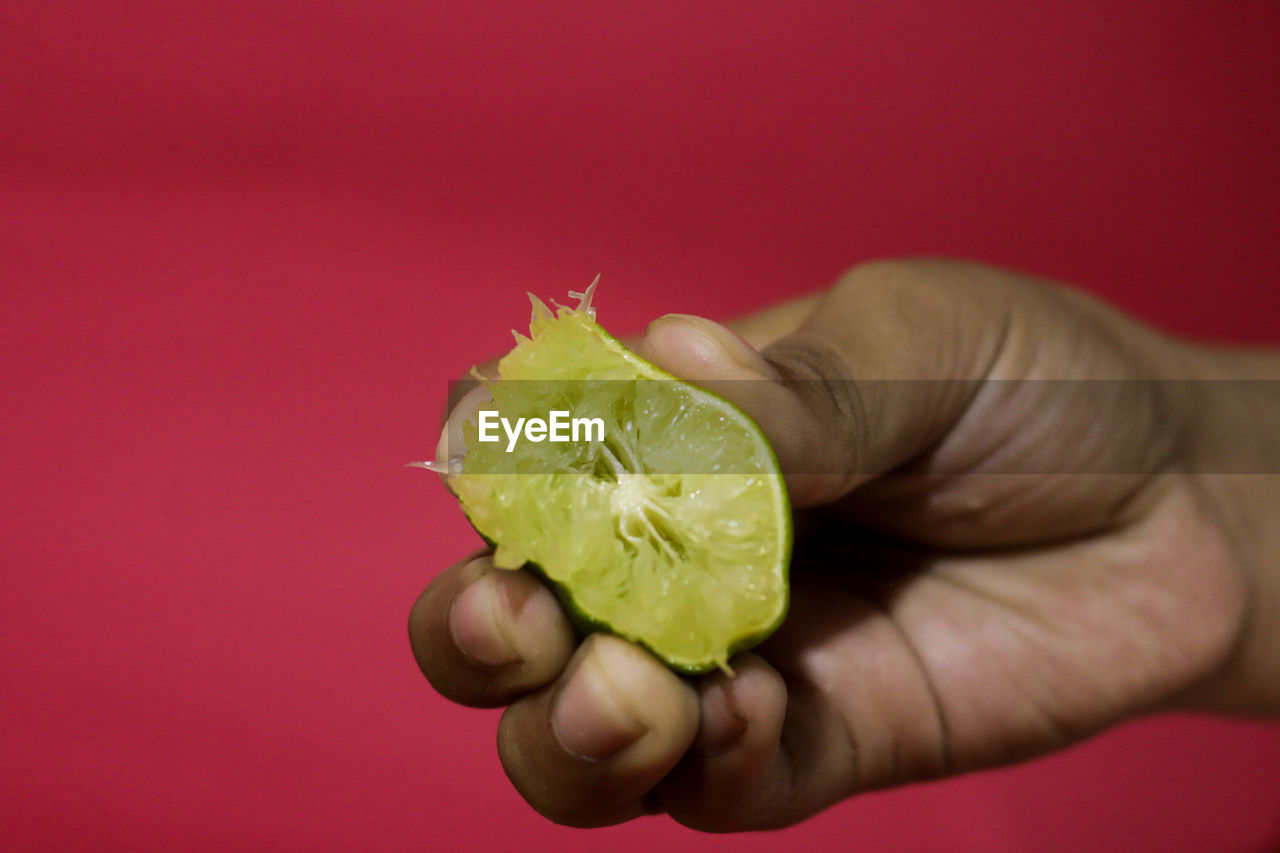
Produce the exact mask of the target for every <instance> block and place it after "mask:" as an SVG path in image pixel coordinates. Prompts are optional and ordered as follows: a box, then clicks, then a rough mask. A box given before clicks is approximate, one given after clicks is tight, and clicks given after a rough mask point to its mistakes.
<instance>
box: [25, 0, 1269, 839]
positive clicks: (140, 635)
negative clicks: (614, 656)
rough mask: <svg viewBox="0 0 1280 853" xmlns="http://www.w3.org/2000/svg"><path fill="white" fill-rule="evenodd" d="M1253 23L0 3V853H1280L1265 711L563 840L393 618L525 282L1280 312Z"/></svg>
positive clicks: (1260, 14) (898, 12)
mask: <svg viewBox="0 0 1280 853" xmlns="http://www.w3.org/2000/svg"><path fill="white" fill-rule="evenodd" d="M1277 43H1280V5H1278V4H1276V3H1274V2H1271V0H1266V2H1232V3H1227V2H1216V3H1214V2H1202V3H1191V2H1185V3H1169V2H1166V1H1165V0H1161V2H1157V1H1156V0H1145V1H1144V2H1119V3H1116V2H1109V3H1103V2H1053V3H1036V4H1033V3H1027V2H1025V0H986V2H972V3H963V4H934V3H924V2H918V0H897V2H857V3H853V2H830V3H815V2H801V3H785V4H784V3H748V2H707V3H684V2H668V3H658V2H647V3H646V2H625V3H603V2H594V3H585V2H547V3H517V2H460V3H440V2H409V0H405V1H404V2H390V0H379V2H370V3H339V2H333V0H306V2H302V0H298V1H297V2H274V3H271V2H264V3H258V4H252V3H175V2H173V0H163V2H162V1H161V0H147V1H146V2H130V3H125V4H105V3H98V4H94V3H84V2H57V3H54V2H48V0H41V2H35V0H9V2H6V3H4V4H3V6H0V366H2V368H3V372H2V374H0V377H2V379H0V381H2V382H3V386H4V394H3V397H2V398H0V406H3V411H2V418H0V442H3V444H2V446H3V451H4V463H3V466H2V467H0V477H3V483H2V486H3V490H2V491H0V509H2V513H0V519H2V521H0V525H2V526H0V537H2V538H0V560H2V562H3V568H2V569H0V571H2V575H0V576H2V577H3V588H2V589H0V595H2V596H3V598H2V601H3V603H2V604H0V607H2V608H3V611H2V612H3V618H2V620H0V846H4V847H7V848H10V849H23V850H32V849H51V850H55V849H56V850H72V849H120V850H158V849H182V850H197V851H198V850H228V849H254V850H266V849H275V850H286V849H298V850H411V849H426V850H431V849H469V848H470V849H513V848H516V847H518V848H520V849H526V850H547V851H562V850H591V851H595V850H637V851H639V850H645V851H650V850H654V849H687V848H693V847H695V846H696V847H697V848H698V849H703V850H735V851H736V850H747V851H750V850H777V849H781V846H782V845H784V844H785V845H788V846H792V845H794V846H796V847H797V848H798V849H806V850H811V851H819V850H828V849H858V850H863V851H888V850H926V851H929V850H939V849H948V850H960V851H985V850H1006V849H1007V850H1037V851H1076V850H1117V851H1129V850H1160V851H1202V850H1213V851H1262V850H1269V849H1276V848H1277V847H1278V846H1280V730H1277V728H1276V727H1275V726H1267V725H1263V724H1258V723H1254V724H1247V723H1230V722H1226V721H1211V720H1197V719H1190V718H1188V719H1164V720H1154V721H1145V722H1140V723H1136V724H1131V725H1129V726H1125V727H1122V728H1121V729H1118V730H1116V731H1113V732H1111V733H1109V734H1107V735H1105V736H1103V737H1101V738H1099V739H1097V740H1096V741H1093V742H1091V743H1089V744H1087V745H1084V746H1081V747H1078V748H1076V749H1073V750H1071V751H1069V752H1067V753H1065V754H1061V755H1058V756H1056V757H1053V758H1050V759H1047V760H1042V761H1040V762H1036V763H1033V764H1030V765H1026V766H1022V767H1018V768H1014V769H1010V770H1005V771H1000V772H994V773H986V774H981V775H978V776H973V777H969V778H965V779H961V780H957V781H950V782H945V783H939V784H933V785H929V786H925V787H919V788H915V789H910V790H904V791H899V792H891V793H880V794H873V795H869V796H865V797H862V798H859V799H857V800H854V801H851V802H848V803H846V804H844V805H842V806H839V807H837V808H834V809H832V810H831V811H829V812H828V813H826V814H825V815H823V816H821V817H820V818H817V819H815V820H813V821H810V822H808V823H806V824H803V825H801V826H799V827H797V828H794V829H791V830H787V831H785V832H783V833H781V834H775V835H763V836H751V837H743V838H721V837H712V836H701V835H698V834H695V833H693V832H690V831H688V830H684V829H682V828H680V827H678V826H675V825H673V824H672V823H671V822H670V821H668V820H667V819H665V818H654V819H648V820H645V821H641V822H637V823H634V824H631V825H628V826H624V827H620V828H613V829H606V830H598V831H590V832H587V831H575V830H568V829H562V828H558V827H555V826H552V825H550V824H548V823H547V822H545V821H544V820H542V819H541V818H540V817H538V816H537V815H536V814H534V813H533V812H532V811H531V810H530V809H529V808H528V807H527V806H525V805H524V803H523V802H522V801H521V800H520V799H519V798H518V797H517V795H516V794H515V793H514V792H513V791H512V790H511V789H510V788H509V786H508V785H507V783H506V780H505V778H504V777H503V775H502V771H501V769H500V767H499V764H498V761H497V758H496V755H495V752H494V748H493V729H494V725H495V722H496V719H497V715H496V712H490V711H470V710H465V709H462V708H457V707H453V706H451V705H449V704H448V703H447V702H445V701H444V700H443V699H441V698H439V697H438V696H436V695H434V694H433V693H432V692H431V690H430V689H429V688H428V686H427V685H426V683H425V681H424V680H423V679H422V677H421V676H420V675H419V673H418V672H417V669H416V667H415V666H414V664H413V661H412V658H411V656H410V652H409V647H408V642H407V640H406V636H405V621H406V617H407V613H408V608H409V605H410V604H411V602H412V601H413V599H414V597H415V596H416V595H417V593H418V591H419V590H420V589H421V587H422V586H423V585H425V583H426V582H427V581H428V580H429V579H430V578H431V577H432V575H433V574H435V573H436V572H438V571H439V570H440V569H442V568H443V567H444V566H446V565H447V564H448V563H450V562H452V561H454V560H455V559H457V558H459V557H461V556H462V555H464V554H465V553H467V552H468V551H469V550H471V549H472V548H473V547H474V546H475V545H476V542H477V540H476V538H475V536H474V534H473V533H472V532H471V531H470V529H469V528H468V527H467V525H466V523H465V521H464V520H463V518H462V516H461V514H460V513H459V512H458V511H457V509H456V506H454V505H453V503H452V501H451V500H450V499H449V497H448V496H447V495H446V493H445V492H444V490H443V489H442V488H441V487H440V486H439V485H438V484H437V483H436V482H435V481H434V478H432V477H430V476H429V475H426V474H424V473H423V472H420V471H416V470H408V469H405V468H403V467H402V465H403V463H404V462H406V461H409V460H412V459H420V458H423V457H424V456H427V455H429V454H430V453H431V448H432V447H433V445H434V441H435V435H436V423H437V418H438V416H439V409H440V405H441V402H442V399H443V396H444V394H445V391H446V383H447V381H448V380H449V379H450V378H452V377H455V376H457V375H459V374H461V373H462V372H464V371H465V370H466V368H467V367H468V366H469V365H470V364H471V363H472V362H473V361H475V360H479V359H481V358H483V357H486V356H487V355H490V354H492V353H495V352H497V351H499V350H501V349H503V348H505V347H506V346H507V345H508V343H509V337H508V336H507V330H508V329H509V328H511V327H514V326H519V325H520V324H521V323H522V322H524V321H525V319H526V317H527V308H526V303H525V301H524V295H523V293H524V290H525V289H532V290H535V291H537V292H538V293H540V294H541V295H543V296H557V295H562V294H564V292H565V291H567V290H569V289H577V288H579V287H581V286H582V285H584V284H586V283H587V282H588V281H589V280H590V279H591V278H592V277H593V276H594V275H595V274H596V273H598V272H599V273H603V274H604V283H603V285H602V290H601V293H600V300H599V302H600V305H601V312H602V313H601V316H602V318H603V319H604V320H605V321H606V323H607V324H608V325H610V326H611V327H612V328H614V329H616V330H618V331H622V332H629V331H635V330H637V329H639V328H641V327H642V326H643V324H644V323H645V322H647V321H648V320H649V319H651V318H653V317H654V316H656V315H658V314H660V313H663V312H666V311H677V310H678V311H686V312H695V313H705V314H709V315H713V316H723V315H727V314H733V313H739V312H742V311H745V310H748V309H751V308H754V307H756V306H760V305H763V304H766V303H768V302H770V301H773V300H776V299H779V298H782V297H784V296H787V295H790V294H796V293H800V292H802V291H806V290H811V289H815V288H819V287H822V286H824V285H825V284H827V283H829V282H830V281H831V280H832V279H833V278H834V277H835V276H836V275H837V274H838V273H839V272H840V271H841V270H842V269H844V268H845V267H847V266H849V265H851V264H853V263H855V262H857V261H859V260H862V259H867V258H872V257H876V256H883V255H896V254H910V253H922V254H953V255H962V256H966V257H971V258H976V259H981V260H985V261H989V262H994V263H998V264H1004V265H1011V266H1015V267H1019V268H1023V269H1028V270H1032V271H1036V272H1039V273H1042V274H1045V275H1049V276H1055V277H1059V278H1062V279H1066V280H1070V281H1074V282H1077V283H1079V284H1080V285H1081V286H1083V287H1086V288H1088V289H1090V290H1092V291H1095V292H1097V293H1100V294H1103V295H1105V296H1106V297H1107V298H1109V299H1111V300H1112V301H1114V302H1116V303H1118V304H1120V305H1122V306H1124V307H1126V308H1127V309H1129V310H1131V311H1133V312H1135V313H1137V314H1139V315H1141V316H1144V317H1146V318H1148V319H1150V320H1151V321H1153V322H1156V323H1158V324H1161V325H1163V326H1165V327H1167V328H1169V329H1172V330H1175V331H1177V332H1180V333H1185V334H1192V335H1197V336H1203V337H1208V338H1214V339H1219V340H1235V341H1252V342H1269V343H1270V344H1273V345H1274V344H1276V343H1277V342H1280V289H1278V288H1277V284H1278V283H1280V248H1278V244H1280V239H1278V238H1280V229H1278V228H1277V226H1278V225H1280V202H1278V199H1277V188H1278V187H1280V154H1278V153H1277V152H1280V108H1278V103H1280V98H1278V97H1277V95H1278V90H1280V51H1278V50H1277V49H1276V45H1277Z"/></svg>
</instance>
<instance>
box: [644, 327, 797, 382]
mask: <svg viewBox="0 0 1280 853" xmlns="http://www.w3.org/2000/svg"><path fill="white" fill-rule="evenodd" d="M668 322H676V323H680V324H682V325H683V326H684V327H685V328H687V329H689V330H690V331H692V332H693V333H694V335H695V336H697V337H698V338H701V341H702V345H701V346H699V345H698V344H697V343H694V342H691V343H692V344H693V347H694V349H695V354H696V356H697V357H698V359H699V360H700V361H703V362H705V363H707V364H714V363H716V362H718V361H722V360H724V359H728V361H729V362H730V363H732V364H734V365H737V366H738V367H742V368H745V369H747V370H750V371H752V372H753V373H759V374H762V375H764V376H772V374H773V368H772V367H771V366H770V365H769V362H768V361H766V360H765V358H764V356H762V355H760V353H758V352H756V350H755V348H754V347H752V346H751V344H749V343H747V342H746V340H744V339H743V338H742V337H741V336H739V335H738V334H736V333H735V332H734V331H733V330H731V329H729V328H727V327H725V326H722V325H720V324H719V323H715V322H713V321H711V320H708V319H707V318H705V317H697V316H694V315H693V314H664V315H663V316H661V317H659V318H658V319H656V320H654V321H653V322H652V323H650V324H649V331H650V332H655V331H656V332H657V334H662V332H661V331H660V327H661V326H662V324H664V323H668ZM647 337H648V334H646V338H647Z"/></svg>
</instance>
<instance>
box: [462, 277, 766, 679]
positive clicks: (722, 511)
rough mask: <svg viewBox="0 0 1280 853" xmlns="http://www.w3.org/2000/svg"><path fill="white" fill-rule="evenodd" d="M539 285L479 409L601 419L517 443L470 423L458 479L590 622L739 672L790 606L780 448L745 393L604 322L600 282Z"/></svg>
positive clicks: (691, 663) (508, 560)
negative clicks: (680, 368)
mask: <svg viewBox="0 0 1280 853" xmlns="http://www.w3.org/2000/svg"><path fill="white" fill-rule="evenodd" d="M592 289H594V285H593V286H592ZM531 299H532V301H533V305H534V310H533V319H532V322H531V324H530V333H529V337H527V338H526V337H524V336H522V335H519V334H517V335H516V339H517V344H516V347H515V349H513V350H512V351H511V352H510V353H508V354H507V356H506V357H504V358H503V359H502V360H501V361H500V362H499V364H498V372H499V379H498V380H496V381H486V387H487V388H488V391H489V393H490V395H491V396H492V402H491V403H485V404H483V405H482V406H481V409H482V410H488V411H491V412H495V413H496V416H494V415H491V416H489V419H490V423H491V424H492V423H493V421H494V420H495V419H496V417H503V418H506V419H507V420H508V423H509V424H512V423H517V422H518V419H519V418H522V417H523V418H526V419H529V418H542V419H546V418H547V417H548V413H549V412H551V411H553V410H559V411H562V412H568V413H569V414H570V415H571V416H572V418H574V419H579V418H581V419H584V420H589V419H594V418H598V419H599V421H600V422H601V423H602V424H603V430H596V431H595V432H594V433H593V434H592V433H591V432H590V430H588V429H586V428H584V429H583V430H582V431H580V432H579V433H578V434H577V435H576V436H575V437H576V439H577V440H569V441H560V442H552V441H550V440H542V441H532V440H528V437H527V435H526V437H525V438H524V440H519V441H517V442H516V443H515V444H514V445H513V444H512V442H511V441H510V440H509V436H508V435H507V434H505V433H504V432H503V431H502V430H497V432H498V435H499V440H497V441H493V440H492V433H491V432H490V433H489V435H490V440H488V441H485V442H482V441H480V440H479V437H480V428H479V426H478V424H477V421H470V422H468V423H467V424H465V425H464V427H463V435H464V439H465V443H466V455H465V458H464V459H463V462H462V467H461V471H460V472H458V473H456V474H455V475H454V476H453V477H451V479H450V488H452V489H453V491H454V493H455V494H456V495H457V496H458V499H459V501H460V503H461V505H462V508H463V511H464V512H465V513H466V514H467V517H468V518H469V519H470V520H471V523H472V524H473V525H474V526H475V527H476V529H477V530H478V531H479V532H480V533H481V535H483V536H484V537H485V538H486V539H487V540H488V541H489V542H490V543H491V544H493V545H494V548H495V551H494V563H495V564H496V565H497V566H498V567H500V568H506V569H516V568H520V567H522V566H526V565H528V566H531V567H532V568H534V569H536V570H537V571H538V572H540V573H541V574H542V575H543V576H544V577H545V578H546V579H547V580H548V581H549V582H550V584H551V586H552V588H553V589H554V590H555V591H556V592H557V594H558V595H559V596H560V598H561V600H562V602H563V603H564V604H565V606H566V608H567V609H568V611H569V613H570V615H571V616H572V617H574V619H575V622H576V623H577V624H578V626H579V627H580V628H581V629H584V630H606V631H609V632H612V633H614V634H617V635H619V636H622V637H625V638H626V639H629V640H632V641H634V642H636V643H639V644H641V645H643V646H644V647H646V648H648V649H649V650H650V651H651V652H653V654H655V655H656V656H657V657H658V658H659V659H661V660H662V661H663V662H664V663H666V664H667V665H668V666H669V667H671V668H672V669H674V670H676V671H679V672H684V673H690V674H695V673H701V672H706V671H709V670H711V669H713V668H716V667H719V668H721V669H724V670H726V671H729V669H728V660H729V658H730V656H732V655H733V654H734V653H736V652H738V651H741V650H743V649H746V648H748V647H750V646H752V645H754V644H755V643H757V642H759V641H760V640H762V639H764V638H765V637H766V636H768V635H769V634H770V633H772V631H773V630H774V629H775V628H776V627H777V626H778V624H779V623H781V621H782V618H783V616H784V615H785V612H786V608H787V566H788V561H789V557H790V547H791V516H790V507H789V503H788V501H787V494H786V488H785V485H784V482H783V477H782V475H781V474H780V473H779V470H778V464H777V459H776V457H775V456H774V453H773V450H772V448H770V446H769V443H768V441H767V440H766V439H765V437H764V434H763V433H762V432H761V431H760V429H759V427H758V426H757V425H756V424H755V423H754V422H753V421H752V420H751V419H750V418H749V417H748V416H747V415H745V414H744V413H743V412H741V411H740V410H739V409H737V408H736V407H735V406H733V405H732V404H731V403H729V402H727V401H726V400H724V399H722V398H720V397H718V396H716V395H714V394H712V393H711V392H709V391H707V390H705V389H702V388H699V387H696V386H694V385H690V384H688V383H686V382H682V381H679V380H677V379H675V378H674V377H672V376H670V375H669V374H667V373H665V372H663V371H662V370H660V369H658V368H657V367H655V366H654V365H652V364H649V363H648V362H646V361H644V360H643V359H641V358H640V357H639V356H637V355H635V354H634V353H632V352H630V351H629V350H627V349H626V348H625V347H624V346H623V345H622V344H621V343H619V342H618V341H617V340H615V339H614V338H613V337H611V336H610V335H609V334H608V333H606V332H605V331H604V330H603V329H602V328H601V327H600V326H599V325H598V324H596V322H595V321H594V312H593V311H592V310H591V308H590V299H591V289H589V290H588V291H587V293H586V294H582V295H581V304H579V305H578V306H577V307H576V308H569V307H559V308H558V309H557V310H556V311H555V312H554V313H553V312H552V311H551V310H549V309H548V308H546V306H544V305H543V304H542V303H541V302H540V301H538V300H537V298H536V297H532V295H531ZM477 420H478V418H477Z"/></svg>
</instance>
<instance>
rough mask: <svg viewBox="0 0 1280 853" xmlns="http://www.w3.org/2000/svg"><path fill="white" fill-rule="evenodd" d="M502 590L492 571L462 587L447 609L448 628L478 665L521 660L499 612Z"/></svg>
mask: <svg viewBox="0 0 1280 853" xmlns="http://www.w3.org/2000/svg"><path fill="white" fill-rule="evenodd" d="M501 603H502V591H501V590H500V589H499V588H498V582H497V579H496V578H495V577H494V575H493V573H492V572H490V573H488V574H484V575H481V576H480V578H479V580H477V581H475V582H474V583H472V584H471V586H469V587H467V588H466V589H464V590H463V591H462V592H461V593H459V594H458V597H457V598H456V599H454V602H453V606H452V607H451V608H450V609H449V632H450V633H451V634H452V635H453V642H454V644H455V645H456V646H457V647H458V649H459V650H460V651H461V652H462V653H463V654H464V655H466V656H467V657H468V658H470V659H471V660H473V661H475V662H476V663H478V664H480V665H481V666H492V667H498V666H509V665H510V664H513V663H519V662H520V661H521V657H520V653H519V652H517V651H516V649H515V645H514V644H513V643H512V642H511V638H510V636H509V635H508V634H507V631H506V630H505V628H504V625H503V620H502V617H501V615H500V612H499V611H500V608H501Z"/></svg>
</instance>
